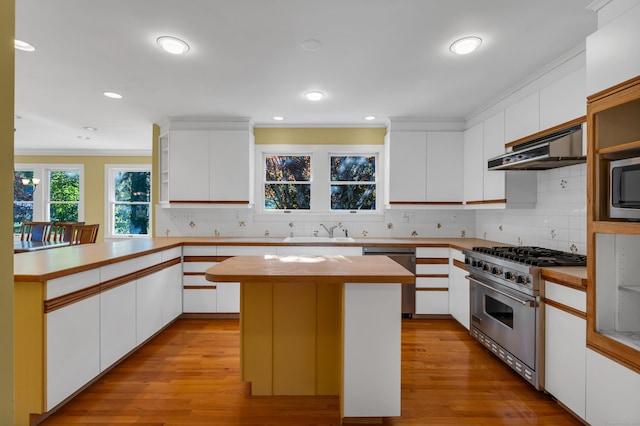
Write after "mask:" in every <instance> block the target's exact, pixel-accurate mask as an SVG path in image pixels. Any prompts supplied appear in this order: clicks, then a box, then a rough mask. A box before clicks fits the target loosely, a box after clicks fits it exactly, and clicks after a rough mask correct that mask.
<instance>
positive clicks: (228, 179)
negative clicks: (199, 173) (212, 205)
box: [209, 130, 251, 203]
mask: <svg viewBox="0 0 640 426" xmlns="http://www.w3.org/2000/svg"><path fill="white" fill-rule="evenodd" d="M209 149H210V152H209V156H210V166H211V173H210V181H209V185H210V187H209V199H210V200H214V201H237V202H239V203H243V202H245V203H246V202H248V201H249V188H250V182H249V175H250V173H249V167H248V164H249V158H250V150H251V140H250V137H249V133H248V131H238V130H215V131H210V132H209Z"/></svg>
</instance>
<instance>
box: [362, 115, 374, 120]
mask: <svg viewBox="0 0 640 426" xmlns="http://www.w3.org/2000/svg"><path fill="white" fill-rule="evenodd" d="M364 119H365V120H367V121H371V120H375V119H376V116H375V115H367V116H366V117H365V118H364Z"/></svg>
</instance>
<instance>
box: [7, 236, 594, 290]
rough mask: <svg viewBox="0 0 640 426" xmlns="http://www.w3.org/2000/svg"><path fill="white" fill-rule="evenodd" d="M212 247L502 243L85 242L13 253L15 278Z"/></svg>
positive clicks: (570, 279) (570, 271)
mask: <svg viewBox="0 0 640 426" xmlns="http://www.w3.org/2000/svg"><path fill="white" fill-rule="evenodd" d="M193 245H200V246H202V245H211V246H225V245H233V246H312V245H318V246H336V245H337V246H407V247H451V248H454V249H458V250H465V249H471V248H472V247H476V246H499V245H505V244H504V243H500V242H496V241H489V240H483V239H478V238H356V239H355V241H354V242H349V243H342V242H341V243H325V242H323V243H309V242H304V243H285V242H284V237H160V238H150V239H134V240H124V241H117V242H107V243H96V244H84V245H79V246H71V247H61V248H56V249H51V250H43V251H37V252H28V253H19V254H16V255H14V257H13V258H14V261H13V265H14V281H18V282H20V281H23V282H24V281H30V282H33V281H47V280H50V279H53V278H57V277H62V276H66V275H70V274H74V273H77V272H82V271H86V270H89V269H94V268H98V267H101V266H105V265H109V264H112V263H116V262H122V261H124V260H128V259H133V258H136V257H140V256H144V255H147V254H151V253H155V252H159V251H163V250H167V249H170V248H174V247H181V246H193ZM543 275H544V276H545V277H546V278H549V279H551V280H556V281H558V280H559V281H561V282H563V283H569V284H572V283H573V284H576V285H580V286H586V268H581V267H565V268H548V269H544V270H543Z"/></svg>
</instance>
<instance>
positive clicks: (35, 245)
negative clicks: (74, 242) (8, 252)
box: [13, 240, 69, 253]
mask: <svg viewBox="0 0 640 426" xmlns="http://www.w3.org/2000/svg"><path fill="white" fill-rule="evenodd" d="M68 245H69V242H68V241H23V240H20V241H14V242H13V252H14V253H25V252H28V251H37V250H47V249H54V248H60V247H67V246H68Z"/></svg>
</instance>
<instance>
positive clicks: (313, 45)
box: [302, 38, 322, 52]
mask: <svg viewBox="0 0 640 426" xmlns="http://www.w3.org/2000/svg"><path fill="white" fill-rule="evenodd" d="M321 46H322V43H320V40H315V39H312V38H310V39H308V40H305V41H303V42H302V48H303V49H304V50H306V51H307V52H316V51H318V50H320V47H321Z"/></svg>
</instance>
